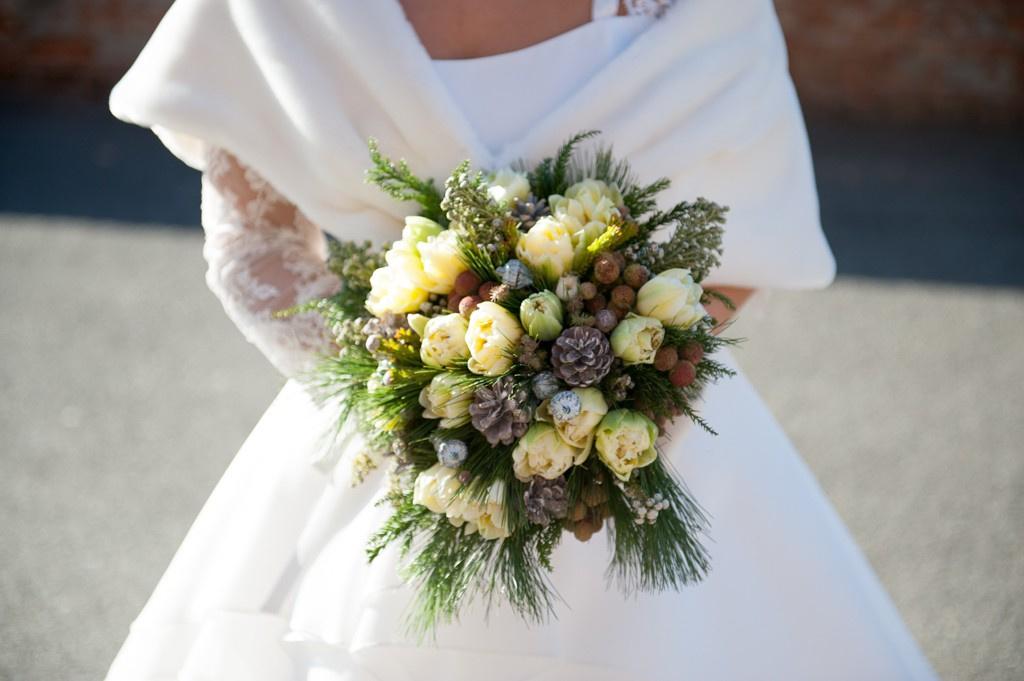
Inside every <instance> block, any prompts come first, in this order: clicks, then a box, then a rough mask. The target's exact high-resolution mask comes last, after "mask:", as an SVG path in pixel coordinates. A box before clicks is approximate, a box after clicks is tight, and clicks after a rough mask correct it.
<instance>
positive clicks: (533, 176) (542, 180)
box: [528, 130, 600, 197]
mask: <svg viewBox="0 0 1024 681" xmlns="http://www.w3.org/2000/svg"><path fill="white" fill-rule="evenodd" d="M599 134H600V132H599V131H597V130H585V131H583V132H579V133H576V134H575V135H573V136H572V137H570V138H569V139H568V140H567V141H566V142H564V143H563V144H562V146H560V147H559V148H558V151H557V152H555V155H554V156H549V157H547V158H545V159H543V160H542V161H541V162H540V163H538V164H537V166H536V167H535V168H534V169H533V170H532V171H530V172H529V173H528V177H529V180H530V187H531V188H533V191H534V193H535V194H536V195H537V196H541V197H548V196H551V195H552V194H564V193H565V190H566V189H567V188H568V187H569V185H570V178H571V177H572V176H573V173H571V172H570V171H571V169H572V161H573V154H574V153H575V151H576V147H577V146H579V144H580V143H581V142H583V141H585V140H588V139H590V138H591V137H594V136H596V135H599Z"/></svg>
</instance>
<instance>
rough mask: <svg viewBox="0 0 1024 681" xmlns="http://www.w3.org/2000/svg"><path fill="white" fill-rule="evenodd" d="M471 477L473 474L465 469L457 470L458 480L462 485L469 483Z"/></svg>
mask: <svg viewBox="0 0 1024 681" xmlns="http://www.w3.org/2000/svg"><path fill="white" fill-rule="evenodd" d="M472 479H473V474H472V473H470V472H469V471H467V470H461V471H459V482H461V483H462V484H463V485H467V484H469V481H470V480H472Z"/></svg>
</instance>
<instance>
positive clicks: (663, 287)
mask: <svg viewBox="0 0 1024 681" xmlns="http://www.w3.org/2000/svg"><path fill="white" fill-rule="evenodd" d="M703 295H704V289H702V288H701V286H700V284H698V283H697V282H695V281H694V280H693V276H692V275H691V274H690V270H686V269H681V268H676V269H671V270H665V271H664V272H661V273H659V274H658V275H657V276H656V277H654V278H653V279H651V280H650V281H648V282H647V283H646V284H644V285H643V286H641V287H640V290H639V291H638V292H637V294H636V311H637V312H639V313H640V314H642V315H647V316H648V317H654V318H655V319H660V320H661V321H662V322H663V323H665V324H667V325H668V326H678V327H680V328H683V329H688V328H690V327H691V326H693V325H694V324H696V323H697V322H698V321H700V320H701V319H703V318H704V315H705V312H704V307H703V306H702V305H701V304H700V299H701V296H703Z"/></svg>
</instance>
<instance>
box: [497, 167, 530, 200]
mask: <svg viewBox="0 0 1024 681" xmlns="http://www.w3.org/2000/svg"><path fill="white" fill-rule="evenodd" d="M487 195H488V196H490V197H491V198H492V199H494V200H495V201H496V202H497V203H505V204H508V205H511V204H514V203H515V202H516V201H525V200H526V199H527V197H529V195H530V180H529V178H528V177H527V176H526V173H520V172H517V171H515V170H512V169H511V168H503V169H501V170H499V171H498V172H496V173H494V175H493V176H491V181H490V183H489V185H488V187H487Z"/></svg>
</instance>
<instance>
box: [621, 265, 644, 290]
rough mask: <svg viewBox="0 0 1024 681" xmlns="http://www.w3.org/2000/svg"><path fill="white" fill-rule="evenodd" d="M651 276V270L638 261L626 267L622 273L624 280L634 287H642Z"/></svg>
mask: <svg viewBox="0 0 1024 681" xmlns="http://www.w3.org/2000/svg"><path fill="white" fill-rule="evenodd" d="M650 278H651V271H650V270H648V269H647V268H646V267H644V266H643V265H641V264H640V263H638V262H635V263H633V264H632V265H629V266H628V267H626V269H625V271H623V273H622V280H623V281H625V282H626V283H627V284H629V285H630V286H632V287H633V288H640V287H641V286H643V285H644V284H646V283H647V280H648V279H650Z"/></svg>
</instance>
